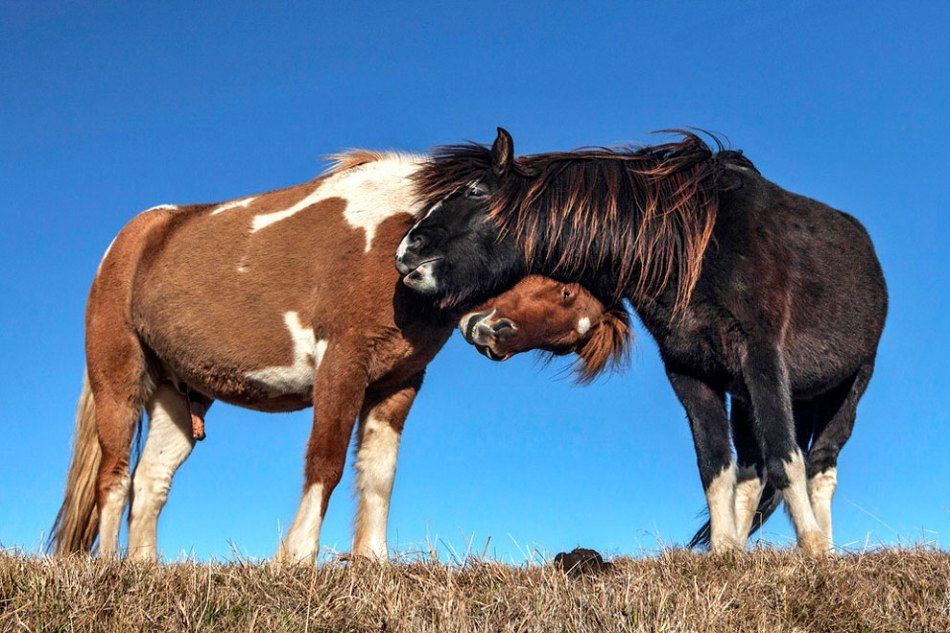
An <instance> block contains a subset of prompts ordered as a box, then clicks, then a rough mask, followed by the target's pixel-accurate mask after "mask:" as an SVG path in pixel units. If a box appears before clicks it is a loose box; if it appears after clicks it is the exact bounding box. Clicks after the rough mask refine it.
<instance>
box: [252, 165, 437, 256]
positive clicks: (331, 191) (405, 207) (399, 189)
mask: <svg viewBox="0 0 950 633" xmlns="http://www.w3.org/2000/svg"><path fill="white" fill-rule="evenodd" d="M421 160H422V159H421V158H418V157H413V156H401V155H397V154H392V155H387V156H386V157H385V158H383V159H381V160H378V161H374V162H370V163H366V164H363V165H360V166H358V167H353V168H351V169H347V170H344V171H341V172H339V173H336V174H332V175H331V176H328V177H327V178H326V179H325V180H323V181H322V182H321V183H320V184H319V185H318V186H317V188H316V189H314V190H313V191H312V192H311V193H310V194H309V195H308V196H307V197H305V198H304V199H303V200H300V201H299V202H297V203H296V204H294V205H292V206H290V207H288V208H286V209H283V210H281V211H274V212H272V213H263V214H261V215H258V216H255V217H254V221H253V224H252V225H251V232H257V231H260V230H261V229H264V228H266V227H268V226H270V225H271V224H274V223H275V222H280V221H281V220H286V219H287V218H289V217H292V216H294V215H296V214H297V213H300V212H301V211H303V210H304V209H307V208H309V207H311V206H313V205H315V204H318V203H320V202H323V201H324V200H329V199H331V198H341V199H342V200H344V201H345V202H346V209H345V210H344V212H343V215H344V217H345V218H346V221H347V222H348V223H349V224H350V226H352V227H353V228H361V229H363V231H364V232H365V234H366V247H365V249H364V250H365V251H366V252H369V250H370V248H371V247H372V244H373V238H374V237H375V236H376V228H377V227H378V226H379V225H380V223H381V222H382V221H383V220H385V219H386V218H388V217H390V216H393V215H395V214H397V213H410V214H415V213H416V212H417V205H416V197H415V195H414V191H413V189H414V188H413V184H412V181H411V180H410V176H412V174H413V173H414V172H415V171H416V170H417V169H419V162H420V161H421Z"/></svg>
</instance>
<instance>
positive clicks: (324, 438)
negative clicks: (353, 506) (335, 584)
mask: <svg viewBox="0 0 950 633" xmlns="http://www.w3.org/2000/svg"><path fill="white" fill-rule="evenodd" d="M359 343H361V342H358V343H357V344H354V345H351V346H343V345H341V344H334V343H333V342H332V341H331V343H330V345H329V346H328V348H327V350H326V353H325V354H324V356H323V360H322V362H321V363H320V366H319V367H318V368H317V371H316V377H315V379H314V387H313V430H312V431H311V433H310V440H309V442H308V443H307V458H306V467H305V469H304V493H303V498H302V499H301V501H300V506H299V507H298V508H297V515H296V516H295V517H294V521H293V523H292V524H291V526H290V530H288V531H287V537H286V538H285V539H284V541H283V543H281V545H280V549H278V551H277V559H278V561H280V562H288V563H307V562H309V563H312V562H315V561H316V557H317V553H318V552H319V549H320V526H321V524H322V523H323V516H324V515H325V514H326V511H327V504H328V503H329V501H330V495H331V494H332V493H333V490H334V488H336V485H337V484H338V483H340V478H341V477H342V476H343V467H344V465H345V463H346V449H347V446H348V445H349V442H350V435H351V433H352V432H353V425H354V424H355V423H356V416H357V415H358V414H359V412H360V409H361V408H362V406H363V399H364V394H365V391H366V387H367V386H368V376H367V370H366V366H365V362H364V360H363V359H362V358H361V356H360V354H359V352H358V351H357V350H359V349H361V348H363V347H365V346H364V345H361V344H359Z"/></svg>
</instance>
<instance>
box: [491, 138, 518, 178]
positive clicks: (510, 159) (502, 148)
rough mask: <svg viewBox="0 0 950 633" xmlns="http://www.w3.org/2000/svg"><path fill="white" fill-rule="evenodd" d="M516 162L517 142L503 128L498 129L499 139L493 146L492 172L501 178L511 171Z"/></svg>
mask: <svg viewBox="0 0 950 633" xmlns="http://www.w3.org/2000/svg"><path fill="white" fill-rule="evenodd" d="M514 162H515V142H514V141H513V140H512V138H511V134H509V133H508V130H506V129H505V128H503V127H500V128H498V137H497V138H496V139H495V142H494V143H493V144H492V146H491V170H492V172H494V174H495V175H496V176H498V177H499V178H501V177H503V176H504V175H505V174H507V173H508V170H509V169H511V166H512V165H513V164H514Z"/></svg>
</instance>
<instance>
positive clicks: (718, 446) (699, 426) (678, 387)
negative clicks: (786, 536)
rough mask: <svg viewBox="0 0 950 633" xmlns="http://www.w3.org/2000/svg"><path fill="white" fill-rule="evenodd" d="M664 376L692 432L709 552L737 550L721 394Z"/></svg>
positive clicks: (731, 468)
mask: <svg viewBox="0 0 950 633" xmlns="http://www.w3.org/2000/svg"><path fill="white" fill-rule="evenodd" d="M666 375H667V376H668V377H669V380H670V384H672V385H673V390H674V391H675V392H676V395H677V397H678V398H679V400H680V402H681V403H682V404H683V407H684V408H685V409H686V415H687V417H688V418H689V425H690V429H691V430H692V432H693V443H694V445H695V447H696V461H697V462H698V464H699V476H700V479H701V480H702V482H703V490H704V491H705V492H706V503H707V504H708V505H709V529H710V538H709V543H710V548H711V549H712V551H713V552H725V551H730V550H735V549H738V547H739V543H738V541H737V540H736V524H735V516H734V512H735V510H734V506H735V492H736V464H735V462H734V461H733V459H732V448H731V446H730V445H729V419H728V417H727V416H726V403H725V395H724V393H723V392H722V391H718V390H715V389H713V388H712V387H710V386H709V385H707V384H706V383H704V382H702V381H701V380H698V379H696V378H693V377H692V376H688V375H686V374H681V373H679V372H677V371H675V370H673V369H671V368H670V367H669V366H667V368H666Z"/></svg>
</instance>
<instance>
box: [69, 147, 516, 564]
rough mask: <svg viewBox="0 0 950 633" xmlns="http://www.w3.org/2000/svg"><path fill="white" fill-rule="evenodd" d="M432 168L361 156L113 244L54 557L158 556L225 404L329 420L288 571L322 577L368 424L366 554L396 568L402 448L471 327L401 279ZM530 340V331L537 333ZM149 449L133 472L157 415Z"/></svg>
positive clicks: (289, 548)
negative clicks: (390, 533) (324, 551)
mask: <svg viewBox="0 0 950 633" xmlns="http://www.w3.org/2000/svg"><path fill="white" fill-rule="evenodd" d="M423 161H424V157H418V156H410V155H402V154H394V153H386V154H378V153H371V152H353V153H349V154H346V155H343V156H341V157H339V160H338V163H337V165H336V166H335V167H334V168H333V169H332V170H331V171H330V172H328V173H327V174H326V175H324V176H323V177H321V178H318V179H316V180H314V181H311V182H308V183H304V184H302V185H298V186H295V187H290V188H288V189H282V190H279V191H273V192H269V193H264V194H260V195H255V196H251V197H245V198H241V199H238V200H232V201H230V202H224V203H219V204H201V205H189V206H181V207H179V206H171V205H163V206H161V207H156V208H153V209H150V210H148V211H145V212H143V213H141V214H139V215H138V216H136V217H135V218H134V219H133V220H132V221H131V222H130V223H129V224H128V225H127V226H126V227H125V228H123V229H122V231H121V232H120V233H119V235H118V237H116V239H115V240H114V242H113V244H112V245H111V246H110V248H109V250H108V251H107V252H106V254H105V256H104V257H103V260H102V263H101V264H100V266H99V270H98V272H97V274H96V277H95V279H94V280H93V283H92V289H91V291H90V294H89V302H88V305H87V311H86V368H87V380H86V381H85V384H84V386H83V392H82V396H81V399H80V404H79V408H78V412H77V425H76V436H75V452H74V455H73V460H72V465H71V467H70V471H69V476H68V480H67V486H66V497H65V500H64V502H63V505H62V508H61V509H60V511H59V515H58V516H57V519H56V523H55V525H54V528H53V532H52V537H51V546H52V548H53V549H54V550H55V551H56V552H60V553H62V552H71V551H89V550H90V549H91V548H92V547H93V545H94V543H95V542H96V539H97V538H98V542H99V553H100V554H101V555H102V556H105V557H112V556H114V555H115V554H116V553H117V548H118V539H119V528H120V523H121V517H122V514H123V511H124V508H125V507H126V504H127V503H128V500H129V497H130V496H131V498H132V499H131V506H132V507H131V513H130V517H129V537H128V544H129V545H128V546H129V555H130V557H133V558H139V559H145V560H152V559H154V558H155V557H156V556H157V544H156V541H157V534H156V530H157V522H158V516H159V513H160V512H161V510H162V507H163V506H164V504H165V501H166V499H167V498H168V492H169V488H170V487H171V482H172V477H173V476H174V474H175V471H176V470H177V469H178V467H179V466H180V465H181V464H182V463H183V462H184V460H185V459H186V458H187V457H188V455H189V454H190V453H191V450H192V448H193V446H194V444H195V441H196V439H200V438H201V437H202V436H203V433H204V431H203V425H204V415H205V413H206V412H207V409H208V407H209V406H210V404H211V402H212V401H213V400H223V401H226V402H229V403H232V404H236V405H238V406H242V407H248V408H252V409H257V410H260V411H293V410H297V409H303V408H306V407H309V406H313V407H314V417H313V431H312V433H311V436H310V441H309V443H308V446H307V455H306V469H305V483H304V493H303V498H302V500H301V503H300V507H299V509H298V511H297V515H296V518H295V519H294V521H293V523H292V525H291V527H290V530H289V532H288V534H287V536H286V538H285V539H284V541H283V543H282V544H281V547H280V551H279V556H280V558H282V559H284V560H288V561H309V560H312V559H313V558H314V557H315V556H316V553H317V551H318V549H319V537H320V525H321V522H322V520H323V516H324V513H325V512H326V508H327V503H328V501H329V499H330V494H331V493H332V492H333V490H334V488H335V487H336V485H337V483H338V482H339V480H340V476H341V474H342V471H343V466H344V462H345V458H346V451H347V446H348V444H349V442H350V437H351V432H352V429H353V426H354V424H355V421H356V419H357V418H359V420H360V424H359V429H358V433H357V443H358V449H357V456H356V473H357V475H356V488H357V491H358V493H359V505H358V509H357V514H356V522H355V538H354V542H353V550H354V552H355V553H356V554H360V555H365V556H372V557H379V558H384V557H386V555H387V549H386V521H387V517H388V512H389V500H390V494H391V491H392V485H393V478H394V476H395V470H396V457H397V452H398V448H399V441H400V435H401V432H402V429H403V424H404V422H405V420H406V416H407V414H408V413H409V408H410V406H411V405H412V402H413V398H414V397H415V395H416V393H417V392H418V390H419V388H420V386H421V384H422V377H423V372H424V370H425V367H426V365H427V364H428V363H429V361H430V360H431V359H432V358H433V356H435V354H436V352H438V350H439V349H440V348H441V347H442V345H443V343H445V341H446V340H447V339H448V337H449V336H450V335H451V333H452V330H453V329H454V327H455V324H456V323H457V321H458V316H459V314H460V310H461V309H462V307H463V306H459V308H458V309H454V310H441V309H437V308H435V307H433V305H432V301H431V300H430V299H429V298H426V297H420V296H418V295H416V294H415V293H413V292H411V291H409V290H408V289H407V288H406V287H405V286H404V285H403V284H401V283H400V280H399V276H398V274H397V273H396V271H395V270H393V267H392V257H393V254H394V252H395V250H396V246H397V244H398V243H399V240H400V239H401V237H402V236H403V234H404V233H405V232H406V231H407V230H408V229H409V227H410V226H411V225H412V223H413V222H415V221H416V219H417V218H416V215H415V214H416V211H417V205H416V197H415V192H414V188H413V186H412V181H411V180H410V178H411V176H412V175H413V174H414V173H416V172H417V171H418V169H419V167H420V164H421V163H422V162H423ZM527 325H530V324H527ZM143 409H145V410H147V411H148V414H149V426H148V435H147V439H146V442H145V447H144V449H143V452H142V455H141V459H140V460H139V462H138V464H137V466H136V468H135V472H134V473H132V474H130V472H129V467H130V447H131V444H132V440H133V436H134V435H135V433H136V432H137V422H138V420H139V419H140V416H141V412H142V410H143Z"/></svg>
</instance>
